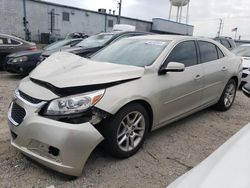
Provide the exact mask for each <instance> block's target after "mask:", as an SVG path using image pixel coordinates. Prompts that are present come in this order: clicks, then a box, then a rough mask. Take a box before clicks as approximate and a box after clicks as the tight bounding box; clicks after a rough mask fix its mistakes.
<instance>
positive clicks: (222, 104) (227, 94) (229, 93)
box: [214, 79, 237, 112]
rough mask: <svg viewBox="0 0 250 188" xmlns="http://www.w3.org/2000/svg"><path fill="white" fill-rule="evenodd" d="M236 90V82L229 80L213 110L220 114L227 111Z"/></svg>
mask: <svg viewBox="0 0 250 188" xmlns="http://www.w3.org/2000/svg"><path fill="white" fill-rule="evenodd" d="M236 90H237V86H236V82H235V81H234V80H233V79H231V80H229V82H228V83H227V85H226V87H225V89H224V90H223V93H222V95H221V97H220V100H219V102H218V103H217V104H216V105H215V106H214V108H215V109H216V110H218V111H222V112H224V111H227V110H229V109H230V108H231V106H232V105H233V103H234V99H235V96H236Z"/></svg>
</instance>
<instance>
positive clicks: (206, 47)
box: [198, 41, 218, 63]
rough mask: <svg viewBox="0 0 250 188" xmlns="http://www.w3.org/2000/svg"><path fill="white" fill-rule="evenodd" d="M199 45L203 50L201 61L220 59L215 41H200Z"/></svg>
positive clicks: (201, 50)
mask: <svg viewBox="0 0 250 188" xmlns="http://www.w3.org/2000/svg"><path fill="white" fill-rule="evenodd" d="M198 43H199V47H200V52H201V62H202V63H206V62H209V61H214V60H216V59H218V53H217V49H216V46H215V45H214V44H213V43H210V42H205V41H199V42H198Z"/></svg>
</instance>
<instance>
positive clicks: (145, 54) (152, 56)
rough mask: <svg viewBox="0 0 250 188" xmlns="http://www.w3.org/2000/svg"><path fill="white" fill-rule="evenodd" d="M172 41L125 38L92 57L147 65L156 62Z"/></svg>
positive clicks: (96, 59) (133, 64) (102, 60)
mask: <svg viewBox="0 0 250 188" xmlns="http://www.w3.org/2000/svg"><path fill="white" fill-rule="evenodd" d="M169 43H170V41H163V40H152V39H132V38H131V39H123V40H120V41H118V42H116V43H114V44H112V45H110V46H108V47H107V48H105V49H103V50H102V51H100V52H99V53H97V54H95V55H94V56H93V57H91V59H92V60H95V61H101V62H109V63H115V64H122V65H132V66H139V67H145V66H149V65H151V64H153V63H154V61H155V60H156V59H157V57H158V56H159V55H160V54H161V52H162V51H163V50H164V48H165V47H166V46H167V45H168V44H169Z"/></svg>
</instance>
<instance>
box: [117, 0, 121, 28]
mask: <svg viewBox="0 0 250 188" xmlns="http://www.w3.org/2000/svg"><path fill="white" fill-rule="evenodd" d="M118 9H119V15H118V20H117V23H118V24H120V23H121V12H122V0H119V2H118Z"/></svg>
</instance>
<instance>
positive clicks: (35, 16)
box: [0, 0, 152, 41]
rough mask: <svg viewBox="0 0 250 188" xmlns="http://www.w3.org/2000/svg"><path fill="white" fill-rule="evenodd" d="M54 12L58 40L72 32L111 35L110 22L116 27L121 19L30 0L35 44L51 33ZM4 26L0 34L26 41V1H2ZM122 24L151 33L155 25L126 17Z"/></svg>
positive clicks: (0, 20) (28, 6)
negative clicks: (24, 18) (24, 19)
mask: <svg viewBox="0 0 250 188" xmlns="http://www.w3.org/2000/svg"><path fill="white" fill-rule="evenodd" d="M52 9H54V13H55V16H54V17H55V18H54V22H53V23H54V30H53V32H52V34H53V36H54V37H55V38H64V37H65V36H66V35H67V34H68V33H71V32H84V33H86V34H88V35H93V34H96V33H100V32H104V31H111V30H112V28H113V27H111V26H110V25H109V20H113V24H116V23H117V16H113V15H110V14H101V13H98V12H94V11H89V10H84V9H78V8H72V7H68V6H61V5H56V4H53V3H44V2H39V1H38V0H26V10H27V21H28V22H29V25H28V28H29V31H30V32H31V39H32V40H34V41H38V40H39V36H40V34H41V33H49V32H50V29H51V14H50V12H51V10H52ZM63 12H67V13H69V21H63V19H62V14H63ZM105 22H106V24H105ZM0 23H1V27H0V33H6V34H14V35H17V36H20V37H22V38H24V36H25V35H24V27H23V1H22V0H0ZM121 23H122V24H129V25H134V26H136V27H137V30H139V31H150V30H151V25H152V23H151V22H147V21H143V20H137V19H130V18H123V17H122V18H121ZM105 26H106V27H105ZM109 26H110V27H109Z"/></svg>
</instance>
